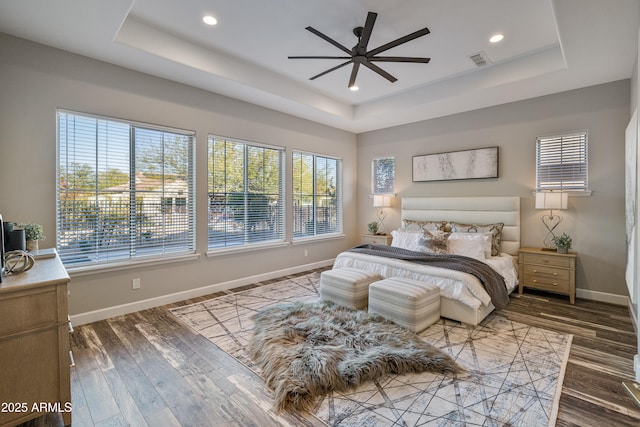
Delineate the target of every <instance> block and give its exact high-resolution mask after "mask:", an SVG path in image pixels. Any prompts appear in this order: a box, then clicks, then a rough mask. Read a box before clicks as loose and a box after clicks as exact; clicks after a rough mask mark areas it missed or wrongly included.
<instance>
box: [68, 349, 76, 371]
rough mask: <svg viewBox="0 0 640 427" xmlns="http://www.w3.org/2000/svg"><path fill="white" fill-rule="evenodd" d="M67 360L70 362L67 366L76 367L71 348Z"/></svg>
mask: <svg viewBox="0 0 640 427" xmlns="http://www.w3.org/2000/svg"><path fill="white" fill-rule="evenodd" d="M69 361H70V362H71V363H69V367H70V368H75V367H76V361H75V359H74V358H73V352H72V351H71V350H69Z"/></svg>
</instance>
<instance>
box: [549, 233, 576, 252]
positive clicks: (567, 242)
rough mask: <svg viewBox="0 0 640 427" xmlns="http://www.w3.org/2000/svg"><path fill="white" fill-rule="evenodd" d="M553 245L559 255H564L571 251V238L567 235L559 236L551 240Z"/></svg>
mask: <svg viewBox="0 0 640 427" xmlns="http://www.w3.org/2000/svg"><path fill="white" fill-rule="evenodd" d="M553 243H555V245H556V250H557V251H558V253H559V254H566V253H568V252H569V249H571V243H572V241H571V236H569V235H568V234H567V233H562V235H561V236H556V237H554V238H553Z"/></svg>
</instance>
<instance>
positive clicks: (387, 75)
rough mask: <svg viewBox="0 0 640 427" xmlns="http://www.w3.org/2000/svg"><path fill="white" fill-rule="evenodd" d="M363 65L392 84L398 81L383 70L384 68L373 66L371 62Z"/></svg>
mask: <svg viewBox="0 0 640 427" xmlns="http://www.w3.org/2000/svg"><path fill="white" fill-rule="evenodd" d="M362 65H364V66H365V67H367V68H369V69H370V70H372V71H375V72H376V73H378V74H380V75H381V76H382V77H384V78H385V79H387V80H389V81H390V82H391V83H393V82H395V81H396V80H398V79H396V78H395V77H393V76H392V75H391V74H389V73H387V72H386V71H385V70H383V69H382V68H380V67H378V66H377V65H375V64H372V63H370V62H363V63H362Z"/></svg>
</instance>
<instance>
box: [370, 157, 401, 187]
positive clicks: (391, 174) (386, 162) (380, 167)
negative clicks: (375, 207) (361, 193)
mask: <svg viewBox="0 0 640 427" xmlns="http://www.w3.org/2000/svg"><path fill="white" fill-rule="evenodd" d="M395 178H396V161H395V159H394V158H393V157H383V158H378V159H373V161H372V162H371V194H393V193H395V188H394V186H395Z"/></svg>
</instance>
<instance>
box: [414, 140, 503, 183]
mask: <svg viewBox="0 0 640 427" xmlns="http://www.w3.org/2000/svg"><path fill="white" fill-rule="evenodd" d="M497 177H498V147H488V148H478V149H475V150H464V151H450V152H448V153H437V154H424V155H420V156H413V182H423V181H449V180H455V179H484V178H497Z"/></svg>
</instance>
